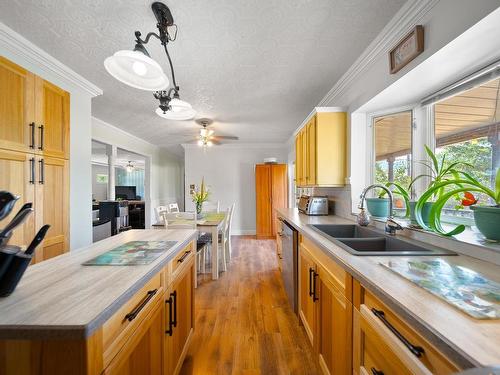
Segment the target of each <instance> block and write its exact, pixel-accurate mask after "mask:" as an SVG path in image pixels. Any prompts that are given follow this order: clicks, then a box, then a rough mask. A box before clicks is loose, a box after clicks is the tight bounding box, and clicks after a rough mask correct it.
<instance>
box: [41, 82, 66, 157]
mask: <svg viewBox="0 0 500 375" xmlns="http://www.w3.org/2000/svg"><path fill="white" fill-rule="evenodd" d="M35 85H36V86H35V93H36V95H35V98H36V99H35V100H36V101H35V103H36V119H37V121H36V127H37V129H36V132H37V146H38V147H37V149H38V150H39V151H41V152H43V154H44V155H45V156H53V157H56V158H62V159H68V158H69V93H68V92H66V91H64V90H62V89H60V88H59V87H57V86H55V85H53V84H52V83H50V82H48V81H45V80H44V79H42V78H40V77H36V84H35Z"/></svg>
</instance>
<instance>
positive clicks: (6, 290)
mask: <svg viewBox="0 0 500 375" xmlns="http://www.w3.org/2000/svg"><path fill="white" fill-rule="evenodd" d="M8 257H10V258H11V259H10V262H9V264H8V266H7V267H6V270H5V271H4V273H3V275H2V276H1V277H0V297H7V296H8V295H10V294H11V293H12V292H13V291H14V289H16V286H17V284H18V283H19V281H20V280H21V277H23V274H24V272H25V271H26V269H27V268H28V265H29V264H30V262H31V259H32V258H33V256H32V255H30V254H26V253H24V252H22V251H21V252H17V253H15V254H14V255H8Z"/></svg>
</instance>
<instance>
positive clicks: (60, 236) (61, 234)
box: [35, 156, 69, 262]
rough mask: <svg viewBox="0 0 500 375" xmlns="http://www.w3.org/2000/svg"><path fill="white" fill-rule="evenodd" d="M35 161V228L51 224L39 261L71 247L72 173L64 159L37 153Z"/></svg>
mask: <svg viewBox="0 0 500 375" xmlns="http://www.w3.org/2000/svg"><path fill="white" fill-rule="evenodd" d="M36 164H37V165H36V170H37V174H36V176H37V177H36V181H35V184H36V190H35V194H36V201H37V205H36V208H35V212H36V217H37V220H36V229H37V230H38V229H39V228H40V227H41V226H42V225H45V224H48V225H50V229H49V231H48V232H47V235H46V236H45V240H44V241H43V243H42V245H41V246H40V247H39V249H38V250H37V254H36V257H35V259H36V261H37V262H40V261H42V260H47V259H50V258H53V257H55V256H58V255H61V254H63V253H65V252H67V251H68V250H69V205H68V201H69V173H68V161H67V160H65V159H58V158H51V157H43V156H38V157H37V158H36Z"/></svg>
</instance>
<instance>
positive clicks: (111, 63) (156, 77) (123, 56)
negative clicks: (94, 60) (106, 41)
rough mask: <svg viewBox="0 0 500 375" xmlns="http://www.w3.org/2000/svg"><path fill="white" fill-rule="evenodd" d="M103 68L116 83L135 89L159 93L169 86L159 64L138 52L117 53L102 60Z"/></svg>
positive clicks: (124, 51)
mask: <svg viewBox="0 0 500 375" xmlns="http://www.w3.org/2000/svg"><path fill="white" fill-rule="evenodd" d="M104 67H105V68H106V70H107V71H108V73H109V74H111V75H112V76H113V77H115V78H116V79H117V80H118V81H120V82H122V83H125V84H126V85H129V86H132V87H135V88H136V89H141V90H148V91H159V90H164V89H166V88H167V87H168V85H169V81H168V78H167V76H166V75H165V73H164V72H163V69H162V68H161V66H160V64H158V63H157V62H156V61H154V60H153V59H152V58H151V57H149V56H146V55H145V54H144V53H142V52H139V51H130V50H123V51H118V52H116V53H115V54H114V55H113V56H110V57H108V58H107V59H106V60H104Z"/></svg>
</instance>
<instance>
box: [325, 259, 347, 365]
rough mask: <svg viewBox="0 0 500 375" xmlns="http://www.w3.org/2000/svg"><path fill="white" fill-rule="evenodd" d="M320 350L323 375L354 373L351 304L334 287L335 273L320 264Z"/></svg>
mask: <svg viewBox="0 0 500 375" xmlns="http://www.w3.org/2000/svg"><path fill="white" fill-rule="evenodd" d="M317 289H318V298H319V299H318V301H317V303H318V309H317V313H318V315H317V322H318V330H317V332H318V353H319V364H320V367H321V369H322V370H323V373H324V374H332V375H348V374H352V320H351V319H352V304H351V302H350V301H348V300H347V299H346V298H345V297H344V296H343V295H342V293H341V292H340V291H339V290H338V289H337V288H336V287H335V281H334V278H333V276H332V275H331V274H330V273H328V272H327V271H326V270H325V269H324V268H322V267H319V279H318V285H317Z"/></svg>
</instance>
